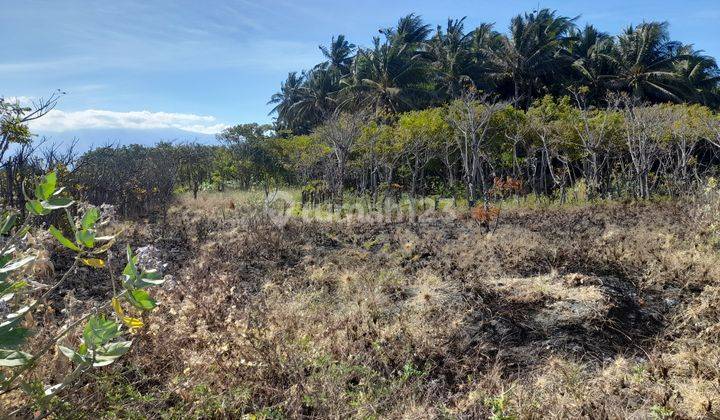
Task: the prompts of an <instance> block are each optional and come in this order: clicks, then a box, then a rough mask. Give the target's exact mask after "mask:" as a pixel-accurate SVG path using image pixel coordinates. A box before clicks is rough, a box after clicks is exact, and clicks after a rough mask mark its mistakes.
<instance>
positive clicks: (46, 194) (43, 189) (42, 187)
mask: <svg viewBox="0 0 720 420" xmlns="http://www.w3.org/2000/svg"><path fill="white" fill-rule="evenodd" d="M56 186H57V175H56V174H55V172H49V173H48V174H47V175H45V176H43V177H42V178H41V179H40V183H39V184H38V185H37V187H35V198H37V199H38V200H48V199H49V198H50V197H52V195H53V193H54V192H55V187H56Z"/></svg>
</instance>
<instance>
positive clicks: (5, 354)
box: [0, 349, 32, 367]
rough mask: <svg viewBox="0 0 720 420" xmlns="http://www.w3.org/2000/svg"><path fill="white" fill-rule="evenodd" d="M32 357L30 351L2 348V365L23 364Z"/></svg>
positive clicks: (0, 356) (0, 354) (0, 359)
mask: <svg viewBox="0 0 720 420" xmlns="http://www.w3.org/2000/svg"><path fill="white" fill-rule="evenodd" d="M30 359H32V355H31V354H30V353H25V352H23V351H19V350H7V349H0V366H4V367H16V366H22V365H24V364H25V363H27V362H28V361H29V360H30Z"/></svg>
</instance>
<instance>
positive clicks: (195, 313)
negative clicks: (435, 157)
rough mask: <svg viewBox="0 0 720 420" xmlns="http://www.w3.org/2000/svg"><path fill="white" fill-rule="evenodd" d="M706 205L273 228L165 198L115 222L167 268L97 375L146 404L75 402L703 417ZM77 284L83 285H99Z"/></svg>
mask: <svg viewBox="0 0 720 420" xmlns="http://www.w3.org/2000/svg"><path fill="white" fill-rule="evenodd" d="M706 216H707V215H705V214H704V213H702V212H701V211H699V209H698V207H697V204H688V203H680V202H661V203H630V204H622V203H615V204H602V205H596V206H585V207H576V208H564V209H546V210H513V211H510V212H506V213H503V214H502V215H501V218H500V221H499V223H498V225H497V226H496V227H494V228H493V230H492V231H491V232H489V233H485V231H484V229H483V228H481V227H480V226H478V225H477V224H476V223H475V222H473V221H471V220H463V218H452V217H443V218H429V219H425V220H421V221H419V222H417V223H410V222H396V223H377V222H374V223H367V222H357V221H355V222H353V221H343V222H337V223H328V222H308V221H304V222H303V221H298V220H290V221H289V222H288V223H287V224H285V225H284V226H277V225H275V224H273V223H271V222H270V221H268V220H267V219H266V218H265V217H263V216H262V215H261V214H258V213H255V212H253V211H251V210H249V209H244V208H238V209H236V210H235V212H231V211H226V210H224V211H223V212H222V215H219V214H214V213H212V212H209V211H208V210H206V209H193V208H187V207H185V208H182V207H180V208H175V209H174V210H173V211H172V212H171V213H170V214H169V215H168V219H167V220H172V223H147V224H143V223H136V224H134V225H133V227H132V229H131V230H130V231H129V232H128V235H127V237H128V240H129V241H130V242H131V243H133V245H136V246H143V245H148V244H150V245H152V246H153V247H155V249H156V252H157V254H158V255H157V258H158V259H159V260H162V261H163V262H166V263H167V264H168V266H167V269H166V274H168V276H169V277H168V278H169V279H170V281H169V283H168V284H169V286H166V287H165V288H164V290H162V291H161V292H160V293H159V300H160V302H162V306H160V307H159V308H158V309H156V310H155V311H154V313H153V315H152V316H151V317H150V318H149V319H148V320H147V321H148V324H149V325H150V327H149V328H148V329H147V330H146V331H145V332H144V333H142V334H141V337H139V338H140V340H138V346H137V348H136V349H135V350H134V351H133V355H132V356H131V357H130V358H129V361H128V362H127V363H129V364H130V366H133V367H132V368H131V369H128V367H127V366H128V365H125V367H117V368H115V369H116V370H114V371H112V372H113V375H115V376H112V375H111V376H110V379H108V380H109V382H110V384H111V386H116V384H117V382H118V381H120V382H123V380H122V379H118V377H117V375H120V378H125V379H127V378H128V377H132V378H134V379H133V382H132V383H133V384H134V385H133V386H134V387H135V388H137V392H139V393H140V394H143V395H146V396H147V395H150V396H152V401H153V403H152V404H149V403H142V402H134V403H132V404H129V405H124V404H115V405H113V404H108V403H107V401H105V402H103V401H96V400H92V399H90V400H88V401H89V402H88V401H86V405H87V408H88V410H90V411H89V412H93V410H95V412H97V413H105V412H113V413H115V414H117V413H120V414H122V413H123V412H125V411H124V410H129V409H130V408H132V409H135V410H136V409H142V410H148V412H150V413H155V414H157V415H168V413H171V414H172V413H179V412H182V413H194V414H195V415H196V416H200V417H204V416H209V417H216V416H219V417H223V416H230V417H233V416H235V415H240V414H248V413H256V414H258V413H259V414H261V415H280V416H289V417H298V416H307V417H344V416H357V417H367V416H369V417H373V416H380V417H386V416H387V417H394V416H408V415H413V413H416V414H417V413H422V415H420V417H443V416H450V417H476V416H488V415H491V414H503V413H504V414H506V415H515V416H519V417H522V418H532V417H536V415H537V414H538V413H542V412H547V410H549V409H552V410H554V411H553V412H555V413H558V416H559V417H588V418H603V417H628V416H640V417H643V416H648V415H650V413H651V412H654V411H653V410H655V411H657V410H665V409H667V410H668V412H670V411H672V412H673V413H676V414H678V413H679V415H680V416H681V417H691V418H692V417H705V416H712V415H715V414H717V410H718V408H717V407H718V406H719V405H720V401H716V398H717V397H718V395H719V392H718V385H720V382H717V381H718V377H720V375H717V374H716V373H712V372H711V373H701V371H703V366H704V363H709V365H710V366H712V364H713V363H714V362H713V360H715V358H717V357H720V356H718V351H717V349H716V350H713V351H708V348H710V349H712V348H714V347H713V345H714V344H713V343H714V340H715V339H713V338H705V339H703V338H702V337H703V334H705V335H707V336H708V337H711V336H712V334H710V333H709V332H708V331H709V329H712V328H713V325H714V324H713V322H712V319H714V318H713V317H714V316H716V314H715V312H714V310H712V309H708V308H712V307H716V306H713V305H717V302H716V301H715V299H716V298H717V296H718V295H719V293H717V289H716V288H717V287H718V286H720V285H718V279H720V276H719V274H720V271H719V269H718V268H717V267H716V266H717V264H716V261H717V259H716V255H717V254H716V251H715V249H714V248H713V247H712V246H710V245H708V243H709V239H710V236H711V235H712V232H708V230H707V228H706V227H707V223H706V222H707V220H706V219H705V218H706ZM121 245H122V244H121ZM93 290H94V291H91V292H89V291H88V289H86V290H85V292H84V293H86V295H84V297H85V298H93V297H97V296H103V294H106V293H107V290H102V289H101V288H96V289H93ZM713 302H714V303H713ZM688 319H692V320H693V322H690V323H688V322H686V321H687V320H688ZM698 337H700V339H698ZM703 358H704V359H705V360H704V361H703ZM678 360H680V361H678ZM678 363H679V364H678ZM685 363H687V364H689V365H688V366H690V367H689V368H687V369H686V368H685ZM693 366H694V367H693ZM558 375H560V377H558ZM638 375H639V376H638ZM638 378H640V379H638ZM573 381H577V382H573ZM714 383H716V385H712V384H714ZM199 386H200V387H201V388H202V390H203V391H202V392H200V391H198V389H199V388H198V387H199ZM598 389H602V390H603V392H601V393H598V392H596V390H598ZM86 392H89V393H92V392H98V390H97V387H95V388H93V386H92V385H91V384H89V383H88V384H87V385H86ZM502 398H505V400H503V401H501V403H499V406H498V403H497V402H498V401H499V399H502ZM218 401H222V404H219V405H214V404H215V403H213V402H218ZM175 410H179V411H175ZM263 413H264V414H263ZM537 417H542V416H537Z"/></svg>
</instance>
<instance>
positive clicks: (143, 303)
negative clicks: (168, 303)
mask: <svg viewBox="0 0 720 420" xmlns="http://www.w3.org/2000/svg"><path fill="white" fill-rule="evenodd" d="M125 296H126V297H127V300H128V302H130V303H131V304H132V305H133V306H134V307H136V308H138V309H140V310H143V311H149V310H151V309H153V308H154V307H155V306H157V303H156V302H155V300H154V299H153V298H151V297H150V294H149V293H148V292H146V291H145V290H142V289H137V290H131V291H129V292H128V293H127V294H126V295H125Z"/></svg>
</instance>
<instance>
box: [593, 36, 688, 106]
mask: <svg viewBox="0 0 720 420" xmlns="http://www.w3.org/2000/svg"><path fill="white" fill-rule="evenodd" d="M681 47H682V45H681V44H680V43H678V42H675V41H671V40H670V35H669V32H668V24H667V22H662V23H660V22H648V23H642V24H640V25H638V26H637V27H632V26H630V27H628V28H627V29H625V32H624V33H623V34H621V35H620V36H618V37H617V43H616V44H615V48H614V49H613V51H612V54H608V55H606V57H607V58H608V59H610V60H611V62H612V63H613V65H614V66H615V72H616V74H615V75H614V77H613V79H612V86H613V87H614V88H615V89H619V90H623V91H626V92H628V93H630V94H631V95H632V96H633V97H634V99H636V100H639V101H648V100H649V101H652V102H661V101H668V100H671V101H676V102H679V101H681V100H682V98H683V97H684V96H685V94H686V93H685V92H684V90H685V88H686V84H685V83H684V82H683V79H682V77H681V76H680V75H679V74H678V73H676V72H675V65H676V64H677V63H678V62H679V61H681V60H683V59H685V58H687V56H686V55H685V54H682V53H681Z"/></svg>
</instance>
